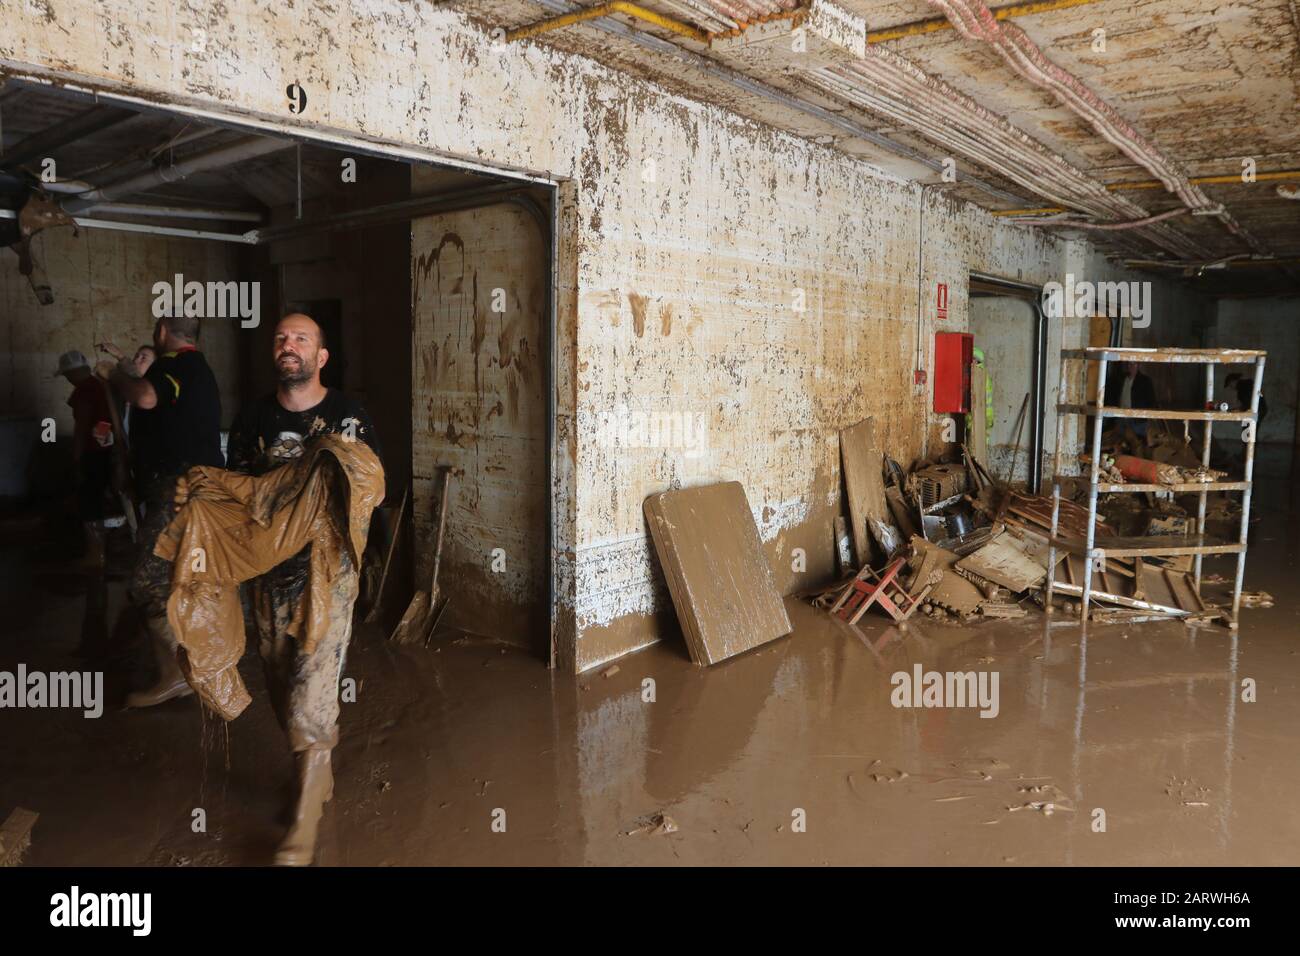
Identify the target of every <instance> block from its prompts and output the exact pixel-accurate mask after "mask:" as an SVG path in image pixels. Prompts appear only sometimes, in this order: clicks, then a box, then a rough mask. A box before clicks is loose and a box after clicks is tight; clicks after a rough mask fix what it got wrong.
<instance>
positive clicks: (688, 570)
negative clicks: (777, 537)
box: [644, 481, 792, 665]
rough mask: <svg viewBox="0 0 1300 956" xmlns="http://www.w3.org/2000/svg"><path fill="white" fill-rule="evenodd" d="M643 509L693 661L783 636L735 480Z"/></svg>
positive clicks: (655, 498)
mask: <svg viewBox="0 0 1300 956" xmlns="http://www.w3.org/2000/svg"><path fill="white" fill-rule="evenodd" d="M644 510H645V516H646V521H647V523H648V524H649V525H650V537H651V539H652V540H653V541H654V546H655V553H656V554H658V556H659V563H660V565H661V566H662V567H663V571H664V577H665V578H666V579H667V581H668V592H669V594H670V595H671V596H672V599H673V607H674V608H675V609H676V611H677V619H678V621H679V622H680V623H681V627H682V633H683V635H684V636H685V637H686V647H687V650H688V651H689V652H690V655H691V660H692V661H694V662H695V663H696V664H706V665H707V664H716V663H718V662H719V661H724V660H726V659H727V658H729V657H734V656H735V655H737V654H742V653H744V652H745V651H748V650H751V649H753V648H755V647H759V646H760V645H763V644H766V643H768V642H769V641H774V640H776V639H777V638H778V637H784V636H785V635H786V634H789V633H790V631H791V630H792V628H791V626H790V618H789V616H788V615H787V614H786V610H785V604H784V602H783V601H782V600H781V595H780V593H779V592H778V591H777V589H776V580H775V578H773V576H772V569H771V567H770V566H769V565H768V563H767V558H766V556H765V555H764V554H763V544H762V542H761V541H760V540H759V537H758V525H756V524H755V523H754V515H753V512H751V511H750V508H749V501H748V499H747V498H746V497H745V489H744V487H743V486H742V485H741V484H740V482H738V481H728V482H724V483H722V484H717V485H705V486H702V487H697V488H683V489H680V490H678V491H665V492H660V493H659V494H654V495H651V496H650V497H648V498H647V499H646V500H645V505H644Z"/></svg>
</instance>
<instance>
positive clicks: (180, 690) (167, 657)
mask: <svg viewBox="0 0 1300 956" xmlns="http://www.w3.org/2000/svg"><path fill="white" fill-rule="evenodd" d="M145 628H146V630H148V632H149V643H150V644H152V645H153V654H154V659H155V660H157V662H158V680H157V682H156V683H155V684H154V685H153V686H152V687H150V688H149V689H147V690H138V691H135V692H133V693H130V694H127V695H126V706H127V707H153V706H155V705H157V704H161V703H163V702H165V701H169V700H172V699H174V698H176V697H188V696H190V695H191V694H193V693H194V688H192V687H190V685H189V684H188V683H187V682H186V680H185V675H184V674H182V673H181V665H180V661H179V660H178V658H177V657H176V647H175V643H174V642H173V641H172V638H171V628H170V626H169V625H168V624H167V618H166V617H151V618H149V619H148V620H147V621H145Z"/></svg>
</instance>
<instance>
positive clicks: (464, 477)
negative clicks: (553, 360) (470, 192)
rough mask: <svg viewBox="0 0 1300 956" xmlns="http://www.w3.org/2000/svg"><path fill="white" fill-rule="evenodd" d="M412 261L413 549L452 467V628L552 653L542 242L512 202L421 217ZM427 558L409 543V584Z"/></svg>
mask: <svg viewBox="0 0 1300 956" xmlns="http://www.w3.org/2000/svg"><path fill="white" fill-rule="evenodd" d="M414 172H415V185H416V187H417V191H419V185H420V173H421V172H422V170H419V169H417V170H415V171H414ZM411 260H412V261H411V300H412V314H413V317H414V328H413V350H412V351H413V356H414V365H413V370H412V378H413V384H414V388H413V390H412V421H413V435H412V438H413V442H412V444H413V459H412V464H413V469H414V499H413V500H414V512H413V513H414V516H415V528H416V540H417V541H419V542H432V541H434V540H435V537H436V532H437V511H436V506H437V494H438V491H437V489H438V469H439V468H440V467H446V468H450V469H451V472H452V479H451V490H450V494H449V496H448V497H449V510H448V512H447V531H446V540H445V544H444V549H445V550H444V554H443V561H442V564H441V566H440V568H439V585H440V586H441V588H442V589H443V591H444V592H445V593H447V594H448V595H449V596H450V598H451V600H450V604H449V605H448V608H447V611H446V623H448V624H450V625H453V626H458V627H462V628H464V629H466V630H469V631H473V632H475V633H478V634H487V635H490V636H493V637H498V638H501V639H503V640H507V641H510V642H513V643H521V644H525V645H526V646H528V647H529V648H530V649H532V650H535V651H538V652H540V653H541V654H542V655H543V656H546V655H547V654H549V636H550V631H549V614H548V609H547V605H546V598H547V575H548V572H549V568H550V559H549V555H548V553H547V520H548V514H547V512H548V509H549V507H550V498H549V491H548V483H547V469H546V416H547V406H546V392H545V380H546V366H545V364H544V363H545V361H546V345H545V326H544V324H543V323H544V318H545V315H546V271H547V269H549V267H550V263H549V261H548V257H547V253H546V245H545V241H544V238H543V236H542V235H541V233H540V231H539V229H538V224H537V222H536V221H534V220H533V219H532V218H531V217H530V216H529V215H528V214H527V213H525V212H524V211H523V210H521V209H520V208H519V207H517V206H508V205H494V206H485V207H481V208H479V209H471V210H466V211H463V212H453V213H445V214H440V215H436V216H424V217H422V218H420V219H416V220H414V221H413V222H412V223H411ZM432 560H433V549H432V547H429V546H422V547H417V549H416V554H415V568H416V572H415V573H416V581H417V582H424V581H427V580H428V575H429V573H430V569H431V566H432ZM421 586H423V585H422V584H421Z"/></svg>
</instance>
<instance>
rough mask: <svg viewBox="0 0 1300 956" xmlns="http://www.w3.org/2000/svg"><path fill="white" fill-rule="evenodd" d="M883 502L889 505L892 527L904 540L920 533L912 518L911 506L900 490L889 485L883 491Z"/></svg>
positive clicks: (895, 486)
mask: <svg viewBox="0 0 1300 956" xmlns="http://www.w3.org/2000/svg"><path fill="white" fill-rule="evenodd" d="M885 501H887V502H888V503H889V513H890V515H891V516H892V517H893V519H894V525H895V526H896V527H897V528H898V531H899V533H900V534H901V535H902V536H903V538H904V539H910V538H912V537H913V536H914V535H918V534H920V533H921V529H920V528H919V527H917V524H916V519H915V518H914V517H913V511H912V506H911V505H910V504H908V502H907V498H905V497H904V496H903V492H902V489H900V488H899V487H898V486H897V485H890V486H889V487H888V488H886V489H885Z"/></svg>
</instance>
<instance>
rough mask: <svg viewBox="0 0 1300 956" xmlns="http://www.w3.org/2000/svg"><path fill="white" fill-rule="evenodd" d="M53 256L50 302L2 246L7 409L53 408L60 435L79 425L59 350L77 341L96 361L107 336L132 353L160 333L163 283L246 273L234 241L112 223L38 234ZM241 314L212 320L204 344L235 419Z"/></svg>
mask: <svg viewBox="0 0 1300 956" xmlns="http://www.w3.org/2000/svg"><path fill="white" fill-rule="evenodd" d="M33 246H34V248H35V249H36V252H37V255H38V256H40V257H41V260H42V261H43V262H44V264H45V269H46V272H47V273H48V276H49V281H50V286H51V288H52V289H53V291H54V302H53V303H52V304H50V305H41V304H40V303H39V302H38V301H37V300H36V295H35V293H33V292H32V287H31V284H30V283H29V282H28V281H27V278H26V277H25V276H23V275H20V274H19V272H18V258H17V256H15V255H14V254H13V252H12V251H10V250H3V251H0V341H2V342H3V343H4V349H3V355H2V357H0V415H6V416H23V417H27V416H31V417H35V418H45V417H47V416H48V417H53V418H54V419H55V421H56V422H57V423H58V430H59V433H60V434H64V433H65V432H66V433H67V434H69V435H70V434H71V432H72V409H70V408H68V405H67V398H68V395H69V393H70V391H71V386H69V385H68V383H67V382H66V381H65V380H64V379H62V378H54V377H52V376H51V372H53V371H54V369H55V367H56V366H57V365H58V361H59V356H60V355H61V354H62V353H64V352H66V351H68V350H69V349H78V350H80V351H81V352H82V353H84V354H85V356H86V358H87V359H88V360H90V362H91V363H92V364H93V363H94V362H95V361H96V360H98V359H103V358H106V357H107V356H105V355H104V354H102V353H97V352H96V351H95V345H96V344H97V343H99V342H103V341H105V340H108V341H111V342H114V343H116V344H117V345H118V346H119V347H120V348H122V349H123V350H124V351H126V352H134V351H135V349H136V348H137V347H138V346H140V345H142V344H144V343H146V342H150V341H152V340H153V327H154V323H155V322H156V321H157V320H156V319H155V318H154V314H153V301H154V293H153V286H154V283H155V282H170V281H172V280H173V278H174V277H175V275H176V274H177V273H181V274H182V275H184V276H185V281H187V282H189V281H198V282H208V281H214V282H228V281H233V280H236V279H239V278H240V275H239V274H238V257H237V254H236V253H235V251H234V250H233V249H232V248H231V247H230V246H229V245H227V244H225V243H218V242H200V241H195V240H192V239H173V238H168V237H164V236H145V235H138V234H134V233H131V234H128V233H121V232H109V231H107V230H103V229H83V230H81V234H80V235H79V236H74V235H73V233H72V230H71V229H62V228H61V229H49V230H46V231H45V232H42V233H40V234H39V235H37V237H36V238H35V240H34V241H33ZM240 332H241V330H240V328H239V320H238V319H209V320H205V321H204V322H203V327H202V330H201V332H200V335H201V339H200V341H199V348H201V349H202V350H203V352H204V354H205V355H206V356H207V359H208V362H209V363H210V364H211V365H212V370H213V372H214V373H215V374H216V377H217V383H218V385H219V386H220V387H221V395H222V399H223V401H222V409H221V411H222V425H223V427H229V425H230V421H231V418H232V416H233V415H234V411H235V402H234V398H235V397H237V396H238V385H239V355H238V337H239V335H240Z"/></svg>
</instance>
